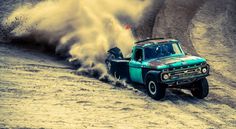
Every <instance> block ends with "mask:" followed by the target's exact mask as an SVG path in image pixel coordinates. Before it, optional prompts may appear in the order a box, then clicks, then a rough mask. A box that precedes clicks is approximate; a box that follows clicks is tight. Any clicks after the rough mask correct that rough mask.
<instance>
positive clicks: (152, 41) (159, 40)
mask: <svg viewBox="0 0 236 129" xmlns="http://www.w3.org/2000/svg"><path fill="white" fill-rule="evenodd" d="M169 41H172V42H177V41H178V40H176V39H164V38H152V39H145V40H141V41H138V42H135V44H136V45H137V46H141V47H144V46H148V45H149V44H150V45H152V44H158V43H165V42H169Z"/></svg>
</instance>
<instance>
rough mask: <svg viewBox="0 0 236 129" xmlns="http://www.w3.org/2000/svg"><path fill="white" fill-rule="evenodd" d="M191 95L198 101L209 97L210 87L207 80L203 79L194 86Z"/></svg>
mask: <svg viewBox="0 0 236 129" xmlns="http://www.w3.org/2000/svg"><path fill="white" fill-rule="evenodd" d="M191 93H192V95H193V96H194V97H196V98H198V99H203V98H205V97H207V95H208V93H209V85H208V81H207V79H206V78H203V79H201V80H199V81H197V82H195V83H194V84H193V88H192V89H191Z"/></svg>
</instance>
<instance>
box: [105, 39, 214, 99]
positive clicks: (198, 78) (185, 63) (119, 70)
mask: <svg viewBox="0 0 236 129" xmlns="http://www.w3.org/2000/svg"><path fill="white" fill-rule="evenodd" d="M105 63H106V65H107V69H108V72H109V73H110V74H112V75H113V76H114V77H115V78H117V79H126V80H127V81H129V82H134V83H139V84H143V85H145V86H146V88H147V91H148V94H149V95H150V96H151V97H152V98H153V99H156V100H159V99H162V98H164V96H165V92H166V88H182V89H189V90H190V91H191V93H192V95H193V96H195V97H196V98H199V99H203V98H205V97H206V96H207V95H208V93H209V86H208V81H207V79H206V77H207V76H208V75H209V71H210V66H209V65H208V64H207V62H206V59H204V58H201V57H196V56H190V55H188V54H186V53H185V52H184V51H183V49H182V48H181V45H180V43H179V41H178V40H175V39H163V38H154V39H147V40H142V41H138V42H136V43H135V45H134V47H133V49H132V53H131V56H130V57H128V58H124V57H123V55H122V53H121V51H120V49H119V48H117V47H116V48H112V49H110V50H109V51H108V56H107V59H106V61H105Z"/></svg>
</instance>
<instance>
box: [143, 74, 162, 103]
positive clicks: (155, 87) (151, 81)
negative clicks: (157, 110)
mask: <svg viewBox="0 0 236 129" xmlns="http://www.w3.org/2000/svg"><path fill="white" fill-rule="evenodd" d="M146 87H147V91H148V95H149V96H150V97H152V98H153V99H155V100H160V99H162V98H164V97H165V93H166V88H165V87H164V86H162V85H161V84H160V83H158V82H157V81H156V79H155V78H154V77H152V76H150V77H148V78H147V82H146Z"/></svg>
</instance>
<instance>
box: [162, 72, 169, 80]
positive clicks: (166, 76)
mask: <svg viewBox="0 0 236 129" xmlns="http://www.w3.org/2000/svg"><path fill="white" fill-rule="evenodd" d="M162 77H163V79H164V80H167V79H169V78H170V75H169V74H167V73H165V74H163V76H162Z"/></svg>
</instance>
